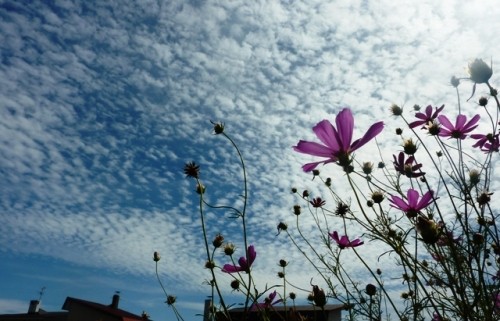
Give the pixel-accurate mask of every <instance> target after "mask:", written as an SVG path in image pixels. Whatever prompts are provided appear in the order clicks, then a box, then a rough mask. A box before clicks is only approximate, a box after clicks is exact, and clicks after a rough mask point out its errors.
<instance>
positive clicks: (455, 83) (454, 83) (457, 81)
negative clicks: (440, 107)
mask: <svg viewBox="0 0 500 321" xmlns="http://www.w3.org/2000/svg"><path fill="white" fill-rule="evenodd" d="M450 83H451V85H452V86H453V87H455V88H457V87H458V85H460V79H458V78H457V77H455V76H453V77H451V80H450Z"/></svg>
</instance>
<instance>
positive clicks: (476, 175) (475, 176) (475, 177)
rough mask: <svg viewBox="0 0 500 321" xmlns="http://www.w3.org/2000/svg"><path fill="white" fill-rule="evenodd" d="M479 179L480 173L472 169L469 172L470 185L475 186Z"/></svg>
mask: <svg viewBox="0 0 500 321" xmlns="http://www.w3.org/2000/svg"><path fill="white" fill-rule="evenodd" d="M480 181H481V174H480V173H479V171H478V170H477V169H473V170H471V171H470V172H469V182H470V184H471V186H476V185H477V184H478V183H479V182H480Z"/></svg>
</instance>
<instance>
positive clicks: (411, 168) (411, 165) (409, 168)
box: [392, 152, 425, 178]
mask: <svg viewBox="0 0 500 321" xmlns="http://www.w3.org/2000/svg"><path fill="white" fill-rule="evenodd" d="M392 157H393V158H394V168H395V169H396V171H397V172H398V173H400V174H403V175H405V176H406V177H409V178H412V177H420V176H423V175H425V173H424V172H422V171H419V169H420V168H421V167H422V164H417V163H416V162H415V157H413V156H410V157H408V159H407V160H405V153H403V152H400V153H399V155H398V157H397V158H396V155H392Z"/></svg>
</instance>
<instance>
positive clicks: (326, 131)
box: [313, 119, 340, 154]
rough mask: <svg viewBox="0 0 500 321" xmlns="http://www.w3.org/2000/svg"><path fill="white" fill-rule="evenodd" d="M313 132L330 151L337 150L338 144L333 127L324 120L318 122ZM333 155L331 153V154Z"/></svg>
mask: <svg viewBox="0 0 500 321" xmlns="http://www.w3.org/2000/svg"><path fill="white" fill-rule="evenodd" d="M313 132H314V133H315V134H316V136H318V138H319V140H321V142H323V144H325V145H326V146H327V147H329V149H330V150H333V151H337V150H339V148H340V146H339V142H338V141H337V135H336V134H335V133H336V130H335V128H334V127H333V125H332V124H331V123H330V122H329V121H328V120H326V119H324V120H322V121H320V122H319V123H317V124H316V126H314V127H313ZM331 153H332V154H333V152H331Z"/></svg>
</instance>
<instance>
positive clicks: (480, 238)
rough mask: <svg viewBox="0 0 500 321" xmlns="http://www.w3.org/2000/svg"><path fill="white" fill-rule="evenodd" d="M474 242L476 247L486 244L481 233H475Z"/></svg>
mask: <svg viewBox="0 0 500 321" xmlns="http://www.w3.org/2000/svg"><path fill="white" fill-rule="evenodd" d="M472 242H473V243H474V244H476V245H481V244H483V242H484V236H483V234H481V233H474V235H472Z"/></svg>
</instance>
